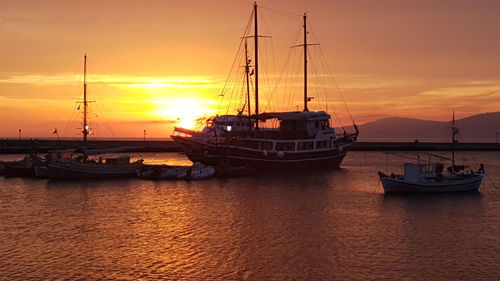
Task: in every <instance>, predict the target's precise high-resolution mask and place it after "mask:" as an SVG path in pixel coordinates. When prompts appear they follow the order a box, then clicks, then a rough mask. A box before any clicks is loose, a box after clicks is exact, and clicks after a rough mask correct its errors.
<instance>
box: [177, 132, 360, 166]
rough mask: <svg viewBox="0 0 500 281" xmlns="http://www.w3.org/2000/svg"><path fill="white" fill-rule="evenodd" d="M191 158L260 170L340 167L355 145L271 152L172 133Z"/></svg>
mask: <svg viewBox="0 0 500 281" xmlns="http://www.w3.org/2000/svg"><path fill="white" fill-rule="evenodd" d="M172 138H173V139H174V141H176V142H177V143H179V144H180V145H181V147H182V148H183V150H184V151H185V153H186V155H187V156H188V158H189V159H190V160H191V161H193V162H201V163H203V164H205V165H214V166H218V165H231V166H237V167H239V166H243V167H251V168H254V169H257V170H279V169H304V168H314V169H338V168H339V167H340V164H341V163H342V160H343V159H344V157H345V156H346V153H347V151H348V150H349V148H350V146H351V145H352V144H345V145H343V146H342V147H341V149H337V148H336V149H328V150H319V151H313V150H311V151H293V152H291V151H290V152H281V153H280V152H267V151H265V150H249V149H245V148H241V147H236V146H226V145H220V146H216V145H212V144H208V143H203V142H202V141H198V140H196V139H194V138H189V137H181V136H172Z"/></svg>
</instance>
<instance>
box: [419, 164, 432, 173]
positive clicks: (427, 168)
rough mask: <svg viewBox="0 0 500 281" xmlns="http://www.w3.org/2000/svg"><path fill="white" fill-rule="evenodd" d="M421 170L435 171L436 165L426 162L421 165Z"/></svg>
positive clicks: (425, 171)
mask: <svg viewBox="0 0 500 281" xmlns="http://www.w3.org/2000/svg"><path fill="white" fill-rule="evenodd" d="M420 172H422V173H426V174H427V173H433V172H434V165H433V164H425V165H421V166H420Z"/></svg>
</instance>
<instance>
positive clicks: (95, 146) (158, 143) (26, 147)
mask: <svg viewBox="0 0 500 281" xmlns="http://www.w3.org/2000/svg"><path fill="white" fill-rule="evenodd" d="M54 149H76V150H77V151H78V150H80V151H82V150H83V146H82V141H81V140H76V139H60V140H54V139H50V140H47V139H45V140H44V139H40V140H38V139H21V140H8V139H2V140H0V154H15V153H35V152H36V153H46V152H47V151H49V150H54ZM87 149H89V150H94V151H99V150H102V151H103V152H104V151H111V152H114V151H116V152H181V151H182V150H181V148H180V147H179V145H177V144H176V143H175V142H173V141H172V140H146V141H143V140H88V142H87ZM452 149H454V150H456V151H500V144H498V143H477V142H457V143H455V144H454V145H453V146H452V144H451V143H446V142H357V143H356V144H354V145H353V146H352V148H351V150H352V151H450V150H452Z"/></svg>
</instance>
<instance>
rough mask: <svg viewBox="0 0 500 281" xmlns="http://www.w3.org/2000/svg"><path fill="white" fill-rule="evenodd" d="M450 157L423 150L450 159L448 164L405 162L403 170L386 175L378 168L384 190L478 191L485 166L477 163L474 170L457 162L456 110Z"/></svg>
mask: <svg viewBox="0 0 500 281" xmlns="http://www.w3.org/2000/svg"><path fill="white" fill-rule="evenodd" d="M451 130H452V143H451V147H452V158H451V159H448V158H446V157H442V156H438V155H434V154H430V153H426V154H427V155H429V156H434V157H438V158H441V159H444V160H451V166H450V167H448V168H447V169H446V170H445V169H444V166H445V165H444V164H443V163H442V162H437V161H428V162H417V163H405V164H404V174H403V175H395V174H394V173H391V175H387V174H385V173H382V172H380V171H379V172H378V175H379V177H380V181H381V183H382V186H383V188H384V192H385V193H388V192H454V191H477V190H479V187H480V186H481V183H482V181H483V178H484V166H483V164H480V166H479V169H478V170H477V171H474V170H471V169H470V168H469V167H468V166H465V165H456V163H455V151H454V149H453V148H454V144H455V143H456V140H455V135H456V134H457V133H458V128H457V127H455V113H453V123H452V127H451Z"/></svg>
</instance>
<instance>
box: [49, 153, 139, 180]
mask: <svg viewBox="0 0 500 281" xmlns="http://www.w3.org/2000/svg"><path fill="white" fill-rule="evenodd" d="M142 166H143V161H142V160H138V161H135V162H130V156H119V157H109V158H105V159H102V158H100V159H99V160H88V159H85V158H81V159H79V160H58V161H53V162H49V163H48V164H47V167H48V174H49V177H50V179H53V180H61V179H66V180H71V179H96V178H119V177H135V176H136V175H137V173H138V172H139V171H140V170H141V168H142Z"/></svg>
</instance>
